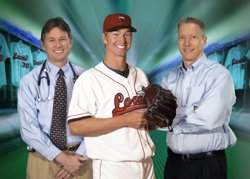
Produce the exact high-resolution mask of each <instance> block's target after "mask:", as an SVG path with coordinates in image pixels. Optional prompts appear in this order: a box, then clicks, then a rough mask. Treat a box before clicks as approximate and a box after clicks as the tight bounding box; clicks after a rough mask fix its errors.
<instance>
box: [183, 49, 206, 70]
mask: <svg viewBox="0 0 250 179" xmlns="http://www.w3.org/2000/svg"><path fill="white" fill-rule="evenodd" d="M206 60H207V57H206V55H205V54H204V53H203V55H202V56H201V57H200V58H199V59H198V60H197V61H196V62H195V63H193V64H192V65H190V66H189V67H188V69H187V70H185V68H184V67H183V62H182V63H181V64H180V66H179V71H180V72H181V73H182V74H185V73H186V71H190V70H192V71H193V72H194V73H195V74H197V73H198V72H199V71H200V69H201V68H202V66H203V64H204V63H205V61H206Z"/></svg>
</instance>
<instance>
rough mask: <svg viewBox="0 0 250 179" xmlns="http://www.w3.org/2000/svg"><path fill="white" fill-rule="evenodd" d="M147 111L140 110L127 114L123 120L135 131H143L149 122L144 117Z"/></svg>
mask: <svg viewBox="0 0 250 179" xmlns="http://www.w3.org/2000/svg"><path fill="white" fill-rule="evenodd" d="M145 111H146V109H138V110H135V111H132V112H129V113H126V114H124V115H123V117H124V118H123V119H124V122H125V125H126V126H127V127H131V128H135V129H141V128H144V127H145V126H146V125H147V123H148V121H147V120H146V118H145V117H144V113H145Z"/></svg>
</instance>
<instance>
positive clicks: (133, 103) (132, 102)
mask: <svg viewBox="0 0 250 179" xmlns="http://www.w3.org/2000/svg"><path fill="white" fill-rule="evenodd" d="M114 103H115V109H113V111H112V114H113V116H119V115H122V114H124V113H127V112H130V111H133V110H136V109H141V108H146V101H145V100H144V98H143V96H134V97H133V98H132V99H131V98H129V97H127V98H126V99H124V96H123V94H122V93H117V94H116V95H115V98H114ZM122 103H123V106H121V107H120V104H122Z"/></svg>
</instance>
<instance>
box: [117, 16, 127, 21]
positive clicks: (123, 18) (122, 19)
mask: <svg viewBox="0 0 250 179" xmlns="http://www.w3.org/2000/svg"><path fill="white" fill-rule="evenodd" d="M118 18H119V19H120V20H121V21H126V19H125V17H123V16H119V17H118Z"/></svg>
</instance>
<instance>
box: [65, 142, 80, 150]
mask: <svg viewBox="0 0 250 179" xmlns="http://www.w3.org/2000/svg"><path fill="white" fill-rule="evenodd" d="M78 147H79V144H71V145H67V146H66V150H67V151H72V152H75V151H76V150H77V148H78Z"/></svg>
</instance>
